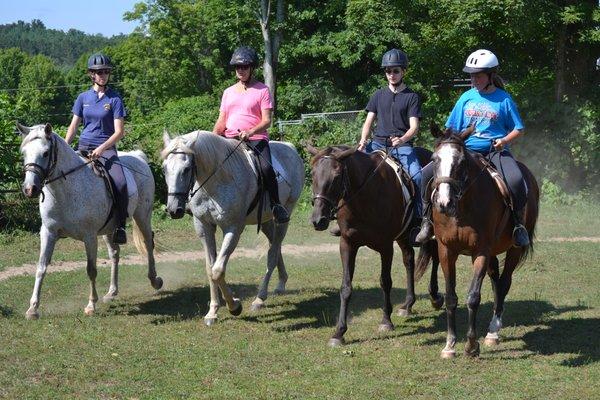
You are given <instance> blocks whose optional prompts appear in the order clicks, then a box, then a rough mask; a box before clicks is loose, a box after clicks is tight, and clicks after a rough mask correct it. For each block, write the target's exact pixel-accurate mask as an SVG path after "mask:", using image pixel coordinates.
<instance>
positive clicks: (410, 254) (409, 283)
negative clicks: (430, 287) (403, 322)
mask: <svg viewBox="0 0 600 400" xmlns="http://www.w3.org/2000/svg"><path fill="white" fill-rule="evenodd" d="M398 244H399V245H400V248H401V249H402V262H403V263H404V268H405V269H406V298H405V299H404V303H402V304H401V305H400V308H399V309H398V316H400V317H407V316H408V315H410V314H411V313H412V306H413V305H414V304H415V250H414V249H413V248H412V246H410V245H409V244H407V243H403V242H400V241H398Z"/></svg>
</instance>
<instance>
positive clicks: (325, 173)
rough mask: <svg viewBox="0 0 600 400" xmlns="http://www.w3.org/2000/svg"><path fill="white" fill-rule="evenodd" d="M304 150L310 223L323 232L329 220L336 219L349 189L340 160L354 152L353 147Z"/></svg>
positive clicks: (309, 147) (310, 147)
mask: <svg viewBox="0 0 600 400" xmlns="http://www.w3.org/2000/svg"><path fill="white" fill-rule="evenodd" d="M306 149H307V151H308V152H309V153H310V154H312V155H313V158H312V160H311V169H312V171H311V174H312V193H313V196H312V205H313V212H312V215H311V217H310V221H311V223H312V224H313V226H314V228H315V229H316V230H318V231H323V230H325V229H327V227H328V226H329V221H331V220H332V219H335V218H336V213H337V210H338V206H337V205H338V203H339V202H340V200H342V199H343V198H344V196H345V195H346V192H347V190H348V171H347V168H346V165H345V164H344V162H343V160H344V159H346V158H347V157H349V156H351V155H352V154H354V153H355V152H356V148H353V147H352V148H349V147H348V146H333V147H327V148H326V149H323V150H318V149H316V148H314V147H312V146H310V145H307V146H306Z"/></svg>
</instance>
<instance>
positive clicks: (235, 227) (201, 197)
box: [161, 131, 304, 326]
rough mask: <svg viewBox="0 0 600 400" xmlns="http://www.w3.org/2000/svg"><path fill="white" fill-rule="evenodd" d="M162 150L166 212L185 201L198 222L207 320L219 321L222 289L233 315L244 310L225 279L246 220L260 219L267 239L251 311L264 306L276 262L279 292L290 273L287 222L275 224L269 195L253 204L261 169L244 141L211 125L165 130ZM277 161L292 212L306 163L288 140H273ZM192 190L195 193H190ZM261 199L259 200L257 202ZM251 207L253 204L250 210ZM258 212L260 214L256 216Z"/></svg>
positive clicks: (180, 209)
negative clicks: (285, 252) (176, 132)
mask: <svg viewBox="0 0 600 400" xmlns="http://www.w3.org/2000/svg"><path fill="white" fill-rule="evenodd" d="M163 141H164V149H163V151H162V153H161V156H162V159H163V171H164V174H165V180H166V183H167V187H168V191H169V193H168V200H167V212H168V213H169V215H170V216H171V218H175V219H177V218H181V217H183V215H184V212H185V208H186V202H187V201H188V200H189V208H190V210H191V212H192V216H193V222H194V228H195V230H196V233H197V235H198V236H199V237H200V239H201V240H202V242H203V245H204V252H205V262H206V274H207V276H208V282H209V285H210V306H209V310H208V313H207V314H206V315H205V316H204V322H205V324H206V325H208V326H210V325H213V324H214V323H215V322H216V321H217V311H218V309H219V306H220V297H219V293H218V291H219V289H220V291H221V293H222V294H223V297H224V298H225V302H226V303H227V308H228V309H229V312H230V313H231V314H232V315H234V316H235V315H239V314H240V313H241V312H242V304H241V302H240V300H239V299H237V298H235V297H233V294H232V292H231V290H230V289H229V287H228V286H227V283H226V281H225V271H226V268H227V262H228V260H229V257H230V256H231V254H232V253H233V251H234V250H235V247H236V246H237V243H238V241H239V238H240V235H241V234H242V232H243V231H244V228H245V226H246V225H255V224H257V223H259V224H260V230H261V231H262V232H263V233H264V234H265V236H266V237H267V239H268V240H269V251H268V256H267V271H266V273H265V276H264V278H263V280H262V283H261V285H260V287H259V290H258V294H257V296H256V298H255V299H254V301H253V302H252V305H251V310H252V311H257V310H259V309H260V308H262V307H263V306H264V302H265V300H266V299H267V293H268V285H269V280H270V279H271V274H272V273H273V271H274V269H275V267H277V269H278V275H279V283H278V285H277V288H276V289H275V292H276V293H283V292H284V291H285V284H286V281H287V279H288V275H287V272H286V269H285V264H284V262H283V257H282V255H281V245H282V242H283V239H284V238H285V235H286V233H287V229H288V223H285V224H276V223H275V222H274V221H273V218H272V214H271V208H270V207H268V206H267V205H268V202H267V201H265V204H264V206H265V207H264V208H263V210H261V214H259V213H258V208H259V207H258V206H257V207H254V208H252V207H250V206H251V204H252V203H253V202H254V200H255V198H256V197H257V193H258V191H259V186H258V182H257V175H256V172H255V170H254V169H253V167H252V165H251V161H250V159H249V157H248V153H247V151H246V150H244V145H243V142H240V141H236V140H232V139H226V138H224V137H222V136H219V135H217V134H214V133H212V132H208V131H194V132H190V133H188V134H186V135H182V136H177V137H175V138H173V139H171V138H170V137H169V134H168V132H164V134H163ZM269 146H271V154H272V158H273V166H274V169H275V171H276V173H277V174H278V179H277V181H278V185H279V198H280V199H281V204H282V205H283V206H284V207H286V209H287V210H288V212H289V213H290V215H291V213H292V211H293V209H294V207H295V206H296V203H297V201H298V198H299V197H300V193H301V192H302V186H303V184H304V163H303V161H302V158H300V156H299V155H298V152H297V151H296V149H295V148H294V147H293V146H292V145H291V144H290V143H284V142H276V141H271V142H270V144H269ZM190 192H191V193H190ZM190 196H191V198H190ZM259 204H260V203H259ZM249 209H252V211H251V212H250V213H248V211H249ZM258 215H261V220H260V221H258ZM217 226H218V227H220V228H221V230H222V232H223V243H222V245H221V249H220V251H219V254H218V255H217V245H216V241H215V231H216V228H217Z"/></svg>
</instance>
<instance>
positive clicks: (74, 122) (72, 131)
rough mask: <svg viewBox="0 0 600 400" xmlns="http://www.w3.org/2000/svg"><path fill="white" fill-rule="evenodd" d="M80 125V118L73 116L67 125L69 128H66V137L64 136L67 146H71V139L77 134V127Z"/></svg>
mask: <svg viewBox="0 0 600 400" xmlns="http://www.w3.org/2000/svg"><path fill="white" fill-rule="evenodd" d="M80 123H81V117H79V116H77V115H75V114H73V118H72V119H71V123H70V124H69V128H67V135H66V136H65V140H66V142H67V143H68V144H71V142H72V141H73V138H75V135H76V134H77V127H78V126H79V124H80Z"/></svg>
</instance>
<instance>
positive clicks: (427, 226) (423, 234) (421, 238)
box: [415, 217, 433, 244]
mask: <svg viewBox="0 0 600 400" xmlns="http://www.w3.org/2000/svg"><path fill="white" fill-rule="evenodd" d="M431 239H433V223H432V222H431V220H429V218H426V217H423V221H422V222H421V230H420V231H419V233H418V234H417V236H416V237H415V242H417V243H419V244H423V243H426V242H428V241H430V240H431Z"/></svg>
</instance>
